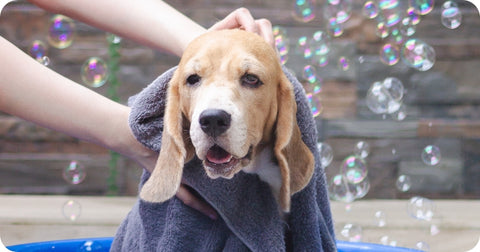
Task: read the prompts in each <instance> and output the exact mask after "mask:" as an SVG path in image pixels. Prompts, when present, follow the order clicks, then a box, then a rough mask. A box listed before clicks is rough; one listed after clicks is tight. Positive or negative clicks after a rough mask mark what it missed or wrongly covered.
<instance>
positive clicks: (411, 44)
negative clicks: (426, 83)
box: [401, 39, 435, 71]
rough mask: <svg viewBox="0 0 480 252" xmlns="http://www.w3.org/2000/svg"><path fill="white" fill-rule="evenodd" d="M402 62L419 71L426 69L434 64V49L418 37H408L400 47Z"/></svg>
mask: <svg viewBox="0 0 480 252" xmlns="http://www.w3.org/2000/svg"><path fill="white" fill-rule="evenodd" d="M401 56H402V60H403V62H404V63H405V64H406V65H407V66H410V67H413V68H415V69H417V70H419V71H427V70H429V69H430V68H432V67H433V65H434V64H435V50H434V49H433V48H432V47H431V46H430V45H428V44H427V43H425V42H423V41H422V40H420V39H409V40H408V41H407V42H405V44H404V46H403V47H402V51H401Z"/></svg>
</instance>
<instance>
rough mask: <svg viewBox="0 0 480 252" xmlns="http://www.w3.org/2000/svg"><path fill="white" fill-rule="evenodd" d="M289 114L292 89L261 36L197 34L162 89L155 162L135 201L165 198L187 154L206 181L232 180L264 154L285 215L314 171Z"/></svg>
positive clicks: (293, 110)
mask: <svg viewBox="0 0 480 252" xmlns="http://www.w3.org/2000/svg"><path fill="white" fill-rule="evenodd" d="M295 114H296V102H295V99H294V94H293V87H292V85H291V83H290V82H289V81H288V80H287V78H286V76H285V75H284V74H283V71H282V68H281V65H280V63H279V60H278V57H277V55H276V52H275V50H274V49H273V48H272V47H271V46H270V45H268V44H267V43H266V42H265V41H264V40H263V39H262V38H261V37H259V36H257V35H255V34H252V33H248V32H245V31H240V30H225V31H217V32H209V33H206V34H204V35H202V36H200V37H199V38H197V39H196V40H194V41H193V42H192V43H191V44H190V45H189V46H188V48H187V49H186V50H185V52H184V55H183V56H182V59H181V61H180V64H179V66H178V69H177V70H176V72H175V74H174V76H173V77H172V80H171V81H170V83H169V90H168V95H167V105H166V111H165V117H164V131H163V135H162V148H161V151H160V156H159V160H158V162H157V166H156V167H155V170H154V171H153V173H152V175H151V177H150V179H149V180H148V181H147V182H146V184H145V185H144V187H143V189H142V192H141V194H140V196H141V197H142V198H143V199H144V200H147V201H154V202H159V201H164V200H167V199H168V198H170V197H172V196H173V195H174V194H175V192H176V190H177V188H178V185H179V184H180V181H181V174H182V168H183V165H184V162H186V161H188V160H190V159H191V158H192V157H193V155H194V154H196V155H197V156H198V158H199V159H201V160H202V161H203V165H204V168H205V171H206V173H207V175H208V176H209V177H211V178H218V177H224V178H232V177H233V176H234V175H235V174H236V173H238V172H239V171H240V170H242V169H249V168H250V167H249V166H251V165H252V164H253V163H254V162H252V160H255V158H256V155H257V154H258V153H259V152H260V151H261V150H262V149H263V148H271V149H272V153H274V156H275V157H274V158H275V162H277V163H278V166H279V169H280V173H281V177H282V186H281V190H280V195H281V197H280V201H281V202H280V204H281V205H282V208H283V209H284V210H286V211H288V209H289V205H290V196H291V194H292V193H294V192H297V191H299V190H300V189H302V188H303V187H304V186H305V185H306V184H307V183H308V181H309V180H310V178H311V175H312V173H313V156H312V154H311V152H310V151H309V150H308V148H307V147H306V145H305V144H304V143H303V141H302V140H301V134H300V130H299V128H298V126H297V124H296V116H295Z"/></svg>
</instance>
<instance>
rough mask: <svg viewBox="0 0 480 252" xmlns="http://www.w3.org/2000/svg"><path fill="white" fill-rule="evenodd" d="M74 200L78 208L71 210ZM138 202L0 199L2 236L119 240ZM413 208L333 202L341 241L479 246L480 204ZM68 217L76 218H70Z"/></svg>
mask: <svg viewBox="0 0 480 252" xmlns="http://www.w3.org/2000/svg"><path fill="white" fill-rule="evenodd" d="M68 201H74V202H75V203H74V204H70V205H69V204H68V203H67V202H68ZM134 202H135V198H131V197H78V196H76V197H73V196H27V195H22V196H18V195H0V237H1V240H2V241H3V243H4V244H5V245H6V246H9V245H14V244H20V243H29V242H37V241H48V240H59V239H73V238H86V237H105V236H113V235H114V234H115V231H116V228H117V226H118V225H119V224H120V222H121V221H122V219H123V218H124V217H125V215H126V214H127V213H128V211H129V210H130V208H131V207H132V205H133V204H134ZM66 203H67V204H66ZM77 203H78V204H77ZM407 204H408V201H407V200H364V201H359V202H354V203H353V204H349V205H347V204H344V203H338V202H333V203H332V212H333V215H334V220H335V227H336V232H337V238H338V239H340V240H349V239H352V240H361V241H363V242H371V243H380V244H382V243H387V244H392V245H393V244H396V245H397V246H402V247H412V248H413V247H415V245H416V244H417V243H418V242H423V244H426V245H427V246H428V247H429V251H439V252H441V251H445V252H447V251H448V252H451V251H467V250H470V249H472V248H473V247H475V245H476V243H477V242H478V240H479V238H480V201H478V200H435V201H434V205H435V209H434V215H433V218H432V220H431V221H421V220H416V219H413V218H412V217H410V216H409V215H408V214H407ZM78 206H80V207H78ZM79 209H80V210H79ZM64 212H65V214H70V215H68V216H69V217H68V218H67V217H65V215H64ZM67 212H68V213H67ZM72 216H73V217H72ZM376 216H379V217H376ZM72 219H74V220H72ZM380 223H382V224H383V225H380ZM350 224H351V225H350ZM345 226H347V227H349V226H353V227H360V228H357V229H355V228H352V229H347V228H344V227H345ZM360 229H361V232H356V233H355V234H354V231H355V230H360ZM347 231H349V232H347Z"/></svg>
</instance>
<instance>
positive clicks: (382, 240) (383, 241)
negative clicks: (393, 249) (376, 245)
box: [380, 235, 390, 245]
mask: <svg viewBox="0 0 480 252" xmlns="http://www.w3.org/2000/svg"><path fill="white" fill-rule="evenodd" d="M389 240H390V237H388V235H384V236H382V237H380V244H382V245H388V243H389Z"/></svg>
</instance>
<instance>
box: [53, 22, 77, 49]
mask: <svg viewBox="0 0 480 252" xmlns="http://www.w3.org/2000/svg"><path fill="white" fill-rule="evenodd" d="M74 36H75V23H74V22H73V20H72V19H71V18H69V17H66V16H63V15H55V16H53V17H52V18H51V19H50V23H49V28H48V36H47V41H48V43H49V44H50V45H52V46H53V47H55V48H58V49H64V48H67V47H69V46H70V45H71V44H72V42H73V37H74Z"/></svg>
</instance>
